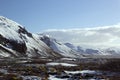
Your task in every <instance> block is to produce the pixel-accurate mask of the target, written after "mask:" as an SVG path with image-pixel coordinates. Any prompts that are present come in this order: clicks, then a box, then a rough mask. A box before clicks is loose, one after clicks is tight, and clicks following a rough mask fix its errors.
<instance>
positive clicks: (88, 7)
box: [0, 0, 120, 33]
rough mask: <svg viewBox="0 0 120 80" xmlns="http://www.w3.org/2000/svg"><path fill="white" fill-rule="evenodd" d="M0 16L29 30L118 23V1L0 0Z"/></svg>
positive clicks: (119, 3) (119, 19)
mask: <svg viewBox="0 0 120 80" xmlns="http://www.w3.org/2000/svg"><path fill="white" fill-rule="evenodd" d="M0 15H1V16H4V17H7V18H9V19H12V20H14V21H16V22H18V23H20V24H21V25H23V26H25V28H26V29H27V30H28V31H30V32H33V33H36V32H42V31H44V30H48V29H74V28H86V27H87V28H93V27H100V26H101V27H103V26H108V25H114V24H118V23H119V22H120V0H0Z"/></svg>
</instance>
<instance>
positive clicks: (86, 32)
mask: <svg viewBox="0 0 120 80" xmlns="http://www.w3.org/2000/svg"><path fill="white" fill-rule="evenodd" d="M44 33H45V34H49V35H50V36H52V37H54V38H56V39H57V40H59V41H61V42H63V43H66V42H70V43H73V44H75V45H80V46H84V47H101V48H103V47H120V24H117V25H111V26H102V27H94V28H80V29H61V30H58V29H51V30H46V31H45V32H44Z"/></svg>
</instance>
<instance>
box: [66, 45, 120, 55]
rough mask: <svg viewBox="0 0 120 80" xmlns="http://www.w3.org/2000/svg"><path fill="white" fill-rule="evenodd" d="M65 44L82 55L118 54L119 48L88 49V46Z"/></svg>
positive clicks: (119, 53) (119, 52)
mask: <svg viewBox="0 0 120 80" xmlns="http://www.w3.org/2000/svg"><path fill="white" fill-rule="evenodd" d="M65 45H66V46H67V47H69V48H71V49H72V50H75V51H77V52H78V53H80V54H84V55H86V54H87V55H120V49H119V48H113V47H112V48H107V49H90V48H83V47H80V46H74V45H73V44H71V43H65Z"/></svg>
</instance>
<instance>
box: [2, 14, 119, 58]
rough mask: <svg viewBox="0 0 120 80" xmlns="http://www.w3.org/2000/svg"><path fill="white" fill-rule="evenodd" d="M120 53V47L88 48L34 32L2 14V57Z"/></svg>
mask: <svg viewBox="0 0 120 80" xmlns="http://www.w3.org/2000/svg"><path fill="white" fill-rule="evenodd" d="M84 55H120V49H118V48H108V49H87V48H83V47H82V46H74V45H73V44H71V43H61V42H60V41H58V40H56V39H54V38H53V37H50V36H48V35H46V34H32V33H30V32H28V31H27V30H26V29H25V28H24V27H23V26H22V25H20V24H18V23H16V22H14V21H12V20H10V19H7V18H5V17H2V16H0V57H36V56H37V57H41V56H42V57H43V56H44V57H77V58H81V57H83V56H84Z"/></svg>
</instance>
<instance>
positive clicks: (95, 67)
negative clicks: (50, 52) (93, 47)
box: [0, 57, 120, 80]
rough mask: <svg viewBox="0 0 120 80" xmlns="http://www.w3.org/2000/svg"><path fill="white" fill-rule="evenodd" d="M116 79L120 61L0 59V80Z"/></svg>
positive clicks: (94, 59)
mask: <svg viewBox="0 0 120 80" xmlns="http://www.w3.org/2000/svg"><path fill="white" fill-rule="evenodd" d="M83 79H84V80H120V59H119V58H117V59H111V58H110V59H108V58H107V59H105V58H81V59H75V58H57V59H55V58H45V57H42V58H16V59H8V58H6V59H5V58H2V59H0V80H83Z"/></svg>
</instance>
